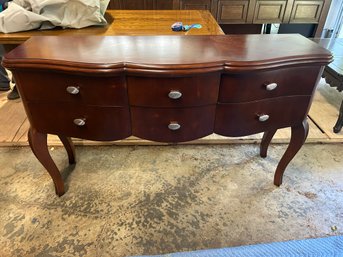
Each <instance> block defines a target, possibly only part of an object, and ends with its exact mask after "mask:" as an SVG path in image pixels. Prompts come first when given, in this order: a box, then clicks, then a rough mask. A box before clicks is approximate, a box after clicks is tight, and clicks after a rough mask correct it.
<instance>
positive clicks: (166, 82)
mask: <svg viewBox="0 0 343 257" xmlns="http://www.w3.org/2000/svg"><path fill="white" fill-rule="evenodd" d="M127 83H128V92H129V101H130V105H133V106H144V107H191V106H201V105H208V104H215V103H216V102H217V99H218V91H219V84H220V74H219V73H215V74H208V75H199V76H193V77H177V78H173V77H170V78H169V77H168V78H165V77H160V78H150V77H128V78H127Z"/></svg>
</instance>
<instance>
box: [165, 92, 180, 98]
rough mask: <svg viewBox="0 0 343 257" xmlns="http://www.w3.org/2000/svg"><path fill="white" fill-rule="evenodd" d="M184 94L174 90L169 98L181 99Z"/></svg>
mask: <svg viewBox="0 0 343 257" xmlns="http://www.w3.org/2000/svg"><path fill="white" fill-rule="evenodd" d="M181 96H182V93H181V92H180V91H176V90H172V91H170V92H169V94H168V97H169V98H170V99H179V98H181Z"/></svg>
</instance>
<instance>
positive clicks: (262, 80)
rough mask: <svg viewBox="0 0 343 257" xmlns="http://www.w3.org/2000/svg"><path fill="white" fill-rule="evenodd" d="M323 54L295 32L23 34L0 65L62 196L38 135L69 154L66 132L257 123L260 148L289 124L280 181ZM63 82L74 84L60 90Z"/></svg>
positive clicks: (170, 138)
mask: <svg viewBox="0 0 343 257" xmlns="http://www.w3.org/2000/svg"><path fill="white" fill-rule="evenodd" d="M71 45H72V46H73V47H70V46H71ZM289 46H293V47H289ZM84 53H92V54H90V55H88V54H87V55H85V54H84ZM331 61H332V56H331V54H330V52H328V51H327V50H325V49H323V48H321V47H319V46H318V45H317V44H315V43H314V42H312V41H310V40H308V39H306V38H304V37H302V36H300V35H246V36H187V37H182V36H179V37H178V36H152V37H142V36H138V37H127V36H121V37H120V36H117V37H96V36H94V37H91V36H90V37H36V38H31V39H30V40H28V41H27V42H25V43H24V44H22V45H21V46H19V47H18V48H16V49H15V50H13V51H12V52H10V53H8V54H6V56H5V58H4V60H3V64H4V66H5V67H7V68H8V69H10V70H12V72H13V75H14V77H15V79H16V82H17V85H18V89H19V92H20V94H21V97H22V100H23V104H24V107H25V110H26V113H27V116H28V119H29V121H30V125H31V128H30V131H29V141H30V146H31V148H32V151H33V152H34V154H35V155H36V156H37V158H38V160H39V161H40V162H41V163H42V164H43V166H44V167H45V168H46V169H47V170H48V172H49V174H50V176H51V177H52V179H53V181H54V183H55V188H56V192H57V194H58V195H62V194H63V193H64V184H63V179H62V177H61V175H60V173H59V171H58V169H57V167H56V165H55V164H54V162H53V161H52V159H51V157H50V155H49V153H48V151H47V145H46V143H47V142H46V136H47V134H56V135H58V136H59V137H60V139H61V141H62V142H63V144H64V146H65V148H66V150H67V153H68V158H69V162H70V163H74V162H75V157H74V149H73V146H72V143H71V141H70V139H69V137H79V138H84V139H93V140H116V139H123V138H126V137H128V136H130V135H135V136H138V137H141V138H144V139H149V140H154V141H159V142H169V143H177V142H184V141H189V140H193V139H197V138H201V137H203V136H206V135H209V134H211V133H214V132H215V133H218V134H221V135H227V136H242V135H249V134H252V133H258V132H265V134H264V137H263V140H262V143H261V148H260V155H261V156H262V157H265V156H266V155H267V148H268V145H269V143H270V141H271V139H272V137H273V135H274V134H275V132H276V130H277V129H279V128H283V127H291V128H292V138H291V142H290V145H289V147H288V149H287V151H286V153H285V155H284V156H283V157H282V159H281V161H280V163H279V165H278V168H277V170H276V173H275V179H274V183H275V184H276V185H280V184H281V181H282V175H283V173H284V170H285V168H286V167H287V165H288V163H289V162H290V161H291V160H292V158H293V157H294V156H295V154H296V153H297V151H298V150H299V149H300V148H301V146H302V144H303V143H304V141H305V139H306V136H307V133H308V125H307V122H306V115H307V112H308V109H309V107H310V104H311V101H312V95H313V91H314V88H315V86H316V84H317V81H318V79H319V78H320V76H321V72H322V70H323V67H324V66H325V65H327V64H328V63H329V62H331ZM266 84H273V85H274V86H273V89H272V90H267V87H266ZM275 85H277V87H275ZM69 86H73V87H75V88H77V89H78V93H77V94H71V93H70V92H68V90H67V88H68V87H69ZM269 89H270V88H269ZM171 91H173V92H174V93H175V92H177V94H176V95H175V94H174V95H170V93H171ZM104 94H105V95H104ZM96 95H97V96H96ZM99 95H100V96H102V97H103V101H101V97H99ZM174 96H176V97H174Z"/></svg>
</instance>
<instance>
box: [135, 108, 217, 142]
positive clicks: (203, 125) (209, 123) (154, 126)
mask: <svg viewBox="0 0 343 257" xmlns="http://www.w3.org/2000/svg"><path fill="white" fill-rule="evenodd" d="M215 113H216V106H215V105H209V106H201V107H196V108H195V107H191V108H179V109H175V108H140V107H131V119H132V134H133V135H135V136H137V137H140V138H144V139H147V140H152V141H158V142H167V143H177V142H186V141H191V140H195V139H198V138H201V137H204V136H207V135H209V134H212V133H213V125H214V118H215ZM170 123H177V124H179V125H180V126H181V127H180V128H179V129H178V130H170V129H169V128H168V125H169V124H170Z"/></svg>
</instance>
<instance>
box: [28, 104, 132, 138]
mask: <svg viewBox="0 0 343 257" xmlns="http://www.w3.org/2000/svg"><path fill="white" fill-rule="evenodd" d="M27 105H28V108H29V110H30V113H29V115H28V116H29V119H30V123H31V125H32V126H33V127H34V128H36V129H37V130H38V131H39V132H42V133H48V134H56V135H59V134H61V135H66V136H70V137H77V138H83V139H89V140H104V141H107V140H118V139H124V138H126V137H128V136H130V135H131V127H130V112H129V109H128V108H121V107H91V106H84V105H75V104H72V103H65V104H63V105H61V104H39V103H28V104H27Z"/></svg>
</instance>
